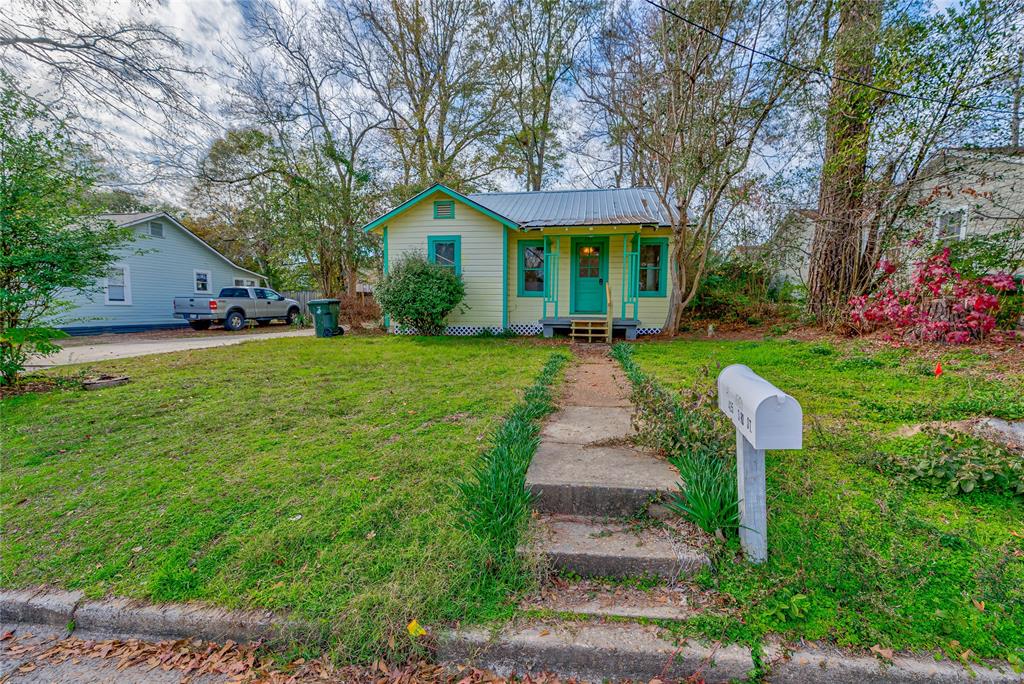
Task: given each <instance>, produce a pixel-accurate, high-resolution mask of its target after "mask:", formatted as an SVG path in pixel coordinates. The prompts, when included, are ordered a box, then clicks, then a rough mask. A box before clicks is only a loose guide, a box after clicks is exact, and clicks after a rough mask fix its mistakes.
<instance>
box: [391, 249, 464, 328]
mask: <svg viewBox="0 0 1024 684" xmlns="http://www.w3.org/2000/svg"><path fill="white" fill-rule="evenodd" d="M373 294H374V297H375V298H376V300H377V304H379V305H380V308H381V311H383V312H384V313H385V314H387V315H389V316H390V317H391V319H392V320H393V321H395V322H396V323H398V324H399V325H401V326H402V327H403V328H410V329H412V330H415V331H416V332H417V333H419V334H420V335H440V334H441V333H443V332H444V328H445V319H447V318H448V315H449V314H450V313H451V312H452V311H454V310H455V308H456V307H457V306H458V305H459V304H460V303H461V302H462V300H463V298H464V297H465V296H466V287H465V285H464V284H463V282H462V278H460V277H459V276H458V275H456V273H455V272H454V271H453V270H452V269H450V268H446V267H444V266H441V265H439V264H435V263H431V262H429V261H427V260H426V258H424V257H423V255H421V254H415V253H411V254H405V255H403V256H402V257H401V258H400V259H398V261H397V262H396V263H395V264H393V265H392V266H391V268H390V269H389V271H388V273H387V275H385V276H384V278H382V279H381V281H380V283H378V284H377V287H376V289H375V290H374V293H373Z"/></svg>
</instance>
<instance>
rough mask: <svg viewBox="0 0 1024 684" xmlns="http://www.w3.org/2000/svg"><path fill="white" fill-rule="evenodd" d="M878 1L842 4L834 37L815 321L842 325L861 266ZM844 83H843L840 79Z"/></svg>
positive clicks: (813, 280)
mask: <svg viewBox="0 0 1024 684" xmlns="http://www.w3.org/2000/svg"><path fill="white" fill-rule="evenodd" d="M881 10H882V8H881V2H880V0H846V2H844V3H843V4H842V6H841V9H840V14H839V28H838V30H837V32H836V35H835V38H834V41H833V43H834V47H835V65H834V67H833V73H834V75H835V76H836V78H834V79H833V81H832V91H831V93H830V96H829V106H828V112H827V114H826V120H825V163H824V166H823V167H822V173H821V187H820V193H819V196H818V217H817V225H816V226H815V231H814V241H813V243H812V245H811V261H810V277H809V280H810V282H809V292H808V305H809V308H810V310H811V311H812V312H813V313H814V314H815V316H817V318H818V320H819V322H821V323H823V324H825V325H834V324H836V323H837V322H838V321H839V320H841V317H842V315H843V314H844V312H845V311H846V308H847V303H848V301H849V299H850V297H852V296H854V295H855V294H856V293H857V292H856V290H857V284H858V283H859V282H862V277H861V276H862V274H863V270H864V269H865V268H871V267H872V266H873V265H872V264H865V263H864V262H863V258H862V257H863V254H862V250H861V242H862V231H863V228H864V225H865V219H866V217H865V205H864V200H865V198H864V189H865V185H866V180H867V177H866V174H867V156H868V142H869V138H870V132H871V113H870V109H871V105H872V100H873V99H874V92H873V91H871V90H869V89H868V88H864V87H862V86H858V85H856V84H854V83H851V82H850V81H857V82H860V83H870V82H871V79H872V77H873V72H874V59H875V48H876V46H877V44H878V39H879V29H880V27H881V18H882V11H881ZM843 79H846V80H843Z"/></svg>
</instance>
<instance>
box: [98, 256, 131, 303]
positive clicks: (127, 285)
mask: <svg viewBox="0 0 1024 684" xmlns="http://www.w3.org/2000/svg"><path fill="white" fill-rule="evenodd" d="M111 268H119V269H121V271H122V272H123V273H124V301H118V300H116V299H115V300H113V301H112V300H111V299H110V281H109V280H108V279H107V278H104V279H103V303H104V304H105V305H106V306H131V304H132V271H131V268H129V266H128V264H113V265H112V266H111Z"/></svg>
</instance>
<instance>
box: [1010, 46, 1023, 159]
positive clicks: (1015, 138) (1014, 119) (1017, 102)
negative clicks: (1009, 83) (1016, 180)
mask: <svg viewBox="0 0 1024 684" xmlns="http://www.w3.org/2000/svg"><path fill="white" fill-rule="evenodd" d="M1022 99H1024V48H1021V49H1020V52H1019V53H1018V55H1017V70H1016V73H1015V74H1014V76H1013V106H1012V109H1011V112H1010V144H1011V145H1013V146H1014V147H1020V119H1021V116H1020V109H1021V100H1022Z"/></svg>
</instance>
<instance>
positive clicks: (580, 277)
mask: <svg viewBox="0 0 1024 684" xmlns="http://www.w3.org/2000/svg"><path fill="white" fill-rule="evenodd" d="M607 280H608V238H606V237H605V238H586V237H578V238H573V239H572V292H571V293H570V294H571V295H572V313H574V314H603V313H604V312H605V311H606V297H605V283H606V282H607Z"/></svg>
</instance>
